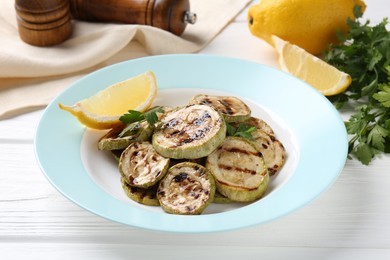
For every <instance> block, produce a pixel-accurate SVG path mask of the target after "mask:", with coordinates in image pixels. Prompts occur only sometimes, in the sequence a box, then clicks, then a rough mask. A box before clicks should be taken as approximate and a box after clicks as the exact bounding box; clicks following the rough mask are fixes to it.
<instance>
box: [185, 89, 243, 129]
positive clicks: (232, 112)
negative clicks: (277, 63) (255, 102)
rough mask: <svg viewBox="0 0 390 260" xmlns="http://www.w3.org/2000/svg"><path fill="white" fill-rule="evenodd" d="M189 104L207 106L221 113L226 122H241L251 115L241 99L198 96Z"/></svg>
mask: <svg viewBox="0 0 390 260" xmlns="http://www.w3.org/2000/svg"><path fill="white" fill-rule="evenodd" d="M189 104H200V105H208V106H211V107H212V108H214V109H215V110H216V111H218V112H219V113H221V114H222V115H223V117H224V119H225V121H226V122H228V123H231V122H242V121H244V120H246V119H248V118H249V117H250V115H251V109H250V108H249V107H248V105H247V104H245V103H244V102H243V101H242V100H241V99H239V98H237V97H234V96H211V95H205V94H199V95H196V96H194V97H193V98H192V99H191V100H190V101H189Z"/></svg>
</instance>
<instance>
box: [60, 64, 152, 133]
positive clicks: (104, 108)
mask: <svg viewBox="0 0 390 260" xmlns="http://www.w3.org/2000/svg"><path fill="white" fill-rule="evenodd" d="M156 94H157V82H156V77H155V75H154V74H153V72H152V71H147V72H145V73H143V74H139V75H137V76H135V77H132V78H129V79H127V80H124V81H121V82H118V83H115V84H113V85H111V86H109V87H107V88H105V89H103V90H101V91H100V92H98V93H96V94H95V95H93V96H91V97H89V98H87V99H83V100H81V101H79V102H77V103H76V104H74V105H71V106H67V105H63V104H61V103H59V104H58V106H59V107H60V108H61V109H63V110H65V111H68V112H69V113H71V114H72V115H73V116H75V117H76V118H77V119H78V120H79V121H80V123H82V124H83V125H85V126H87V127H89V128H93V129H110V128H112V127H114V126H115V125H118V124H120V121H119V117H120V116H121V115H123V114H125V113H126V112H127V111H128V110H130V109H132V110H137V111H140V112H143V111H145V110H147V109H148V108H149V107H150V106H151V104H152V102H153V100H154V99H155V97H156Z"/></svg>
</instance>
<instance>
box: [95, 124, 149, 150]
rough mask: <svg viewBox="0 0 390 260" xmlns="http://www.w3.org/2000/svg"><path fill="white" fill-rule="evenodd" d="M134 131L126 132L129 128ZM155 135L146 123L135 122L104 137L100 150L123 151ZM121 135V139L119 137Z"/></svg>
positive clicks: (113, 130)
mask: <svg viewBox="0 0 390 260" xmlns="http://www.w3.org/2000/svg"><path fill="white" fill-rule="evenodd" d="M130 126H131V127H133V129H132V130H128V131H126V129H128V128H129V127H130ZM152 134H153V128H152V127H150V126H149V125H148V124H147V122H146V121H144V122H134V123H132V124H130V125H129V126H125V125H121V126H120V127H116V128H113V129H111V130H110V131H109V132H108V133H107V134H105V135H104V136H102V137H101V138H100V140H99V142H98V149H99V150H121V149H125V148H126V147H127V146H129V145H130V144H131V143H134V142H139V141H147V140H149V139H150V137H151V136H152ZM120 135H121V137H119V136H120Z"/></svg>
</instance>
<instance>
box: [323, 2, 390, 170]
mask: <svg viewBox="0 0 390 260" xmlns="http://www.w3.org/2000/svg"><path fill="white" fill-rule="evenodd" d="M354 12H355V16H356V17H357V18H358V19H356V20H352V19H348V21H347V24H348V26H349V33H348V34H347V35H346V36H343V35H341V34H338V35H339V38H340V40H341V42H342V44H340V45H331V46H330V48H329V50H328V51H327V52H326V53H325V56H324V59H325V61H327V62H328V63H329V64H331V65H333V66H335V67H337V68H338V69H339V70H341V71H344V72H346V73H348V74H349V75H351V77H352V83H351V85H350V86H349V87H348V89H347V90H346V91H345V92H343V93H341V94H339V95H336V96H333V97H329V99H330V101H331V102H333V104H334V105H335V107H336V108H337V109H341V108H342V107H343V106H344V105H345V104H348V106H349V107H352V108H354V109H355V112H354V113H353V114H352V115H351V116H350V118H349V120H348V121H346V122H345V125H346V128H347V132H348V134H349V135H350V136H351V138H350V140H349V155H350V157H353V156H354V157H356V158H357V159H358V160H360V161H361V162H362V163H363V164H365V165H368V164H369V163H370V162H371V160H372V159H373V158H374V157H375V156H376V155H378V154H380V153H389V152H390V32H389V31H387V29H386V25H387V23H388V21H387V18H384V19H383V21H382V22H381V23H379V24H377V25H375V26H371V25H370V21H369V20H367V21H366V22H365V23H362V22H361V21H360V18H361V16H362V12H361V8H359V7H355V9H354Z"/></svg>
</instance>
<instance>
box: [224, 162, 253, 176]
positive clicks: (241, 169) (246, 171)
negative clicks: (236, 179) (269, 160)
mask: <svg viewBox="0 0 390 260" xmlns="http://www.w3.org/2000/svg"><path fill="white" fill-rule="evenodd" d="M218 167H219V168H221V169H224V170H227V171H236V172H243V173H248V174H250V175H256V171H253V170H250V169H246V168H241V167H236V166H231V165H225V164H218Z"/></svg>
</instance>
